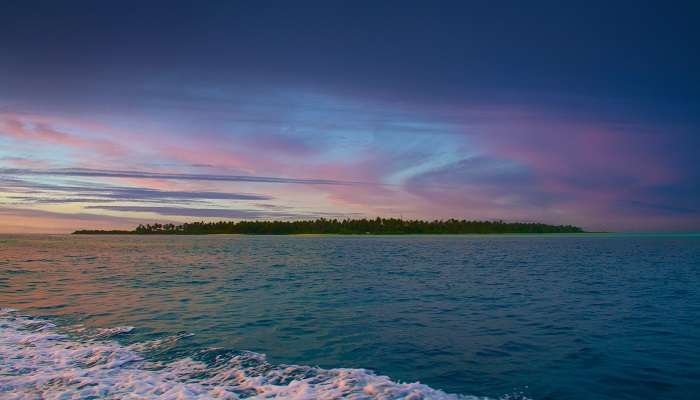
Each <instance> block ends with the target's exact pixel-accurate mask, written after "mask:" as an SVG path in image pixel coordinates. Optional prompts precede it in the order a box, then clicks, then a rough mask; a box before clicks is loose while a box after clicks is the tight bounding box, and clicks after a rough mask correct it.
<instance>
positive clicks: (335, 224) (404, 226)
mask: <svg viewBox="0 0 700 400" xmlns="http://www.w3.org/2000/svg"><path fill="white" fill-rule="evenodd" d="M582 232H583V230H582V229H581V228H579V227H577V226H572V225H548V224H541V223H532V222H504V221H467V220H458V219H448V220H434V221H422V220H404V219H399V218H375V219H366V218H363V219H342V220H339V219H325V218H319V219H315V220H303V221H218V222H188V223H183V224H180V225H174V224H158V223H156V224H146V225H139V226H138V227H136V229H134V230H132V231H117V230H111V231H100V230H80V231H76V232H74V233H75V234H141V235H147V234H175V235H178V234H179V235H207V234H249V235H298V234H338V235H362V234H373V235H401V234H467V233H476V234H499V233H582Z"/></svg>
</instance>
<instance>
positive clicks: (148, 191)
mask: <svg viewBox="0 0 700 400" xmlns="http://www.w3.org/2000/svg"><path fill="white" fill-rule="evenodd" d="M0 187H2V188H3V189H4V190H5V191H6V192H9V193H18V194H21V195H19V196H9V198H10V199H14V200H20V201H25V202H31V203H35V204H51V203H56V204H60V203H80V202H83V203H93V202H109V201H144V202H154V201H158V202H160V201H178V202H182V201H197V200H230V201H261V200H272V199H273V197H272V196H268V195H263V194H254V193H227V192H213V191H191V190H160V189H152V188H143V187H126V186H111V185H104V186H98V185H96V184H91V185H90V186H79V185H60V184H46V183H37V182H30V181H27V180H20V179H11V178H0ZM62 193H66V194H67V195H68V196H67V197H58V196H57V194H62ZM30 194H31V196H29V195H30Z"/></svg>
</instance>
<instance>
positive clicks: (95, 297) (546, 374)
mask: <svg viewBox="0 0 700 400" xmlns="http://www.w3.org/2000/svg"><path fill="white" fill-rule="evenodd" d="M699 287H700V238H698V237H692V236H688V237H683V236H679V237H655V236H648V237H634V236H633V237H626V236H583V237H582V236H578V237H570V236H527V237H517V236H498V237H478V236H447V237H425V236H424V237H420V236H418V237H317V236H309V237H306V236H305V237H248V236H206V237H181V236H160V237H158V236H149V237H139V236H94V237H89V236H0V306H2V307H12V308H17V309H20V310H21V311H22V312H23V313H27V314H30V315H33V316H37V317H45V318H49V319H50V320H51V321H53V322H55V323H56V324H58V325H59V327H62V329H67V328H69V327H75V326H76V324H82V326H83V327H85V328H86V329H96V328H110V327H119V326H121V327H125V326H131V327H134V329H133V331H131V332H124V333H122V334H120V335H118V336H117V338H118V339H119V340H120V342H121V343H122V344H123V345H125V346H127V345H137V344H140V343H144V342H146V341H153V340H160V339H163V338H167V337H172V336H173V335H178V334H179V335H183V337H184V338H185V339H183V340H181V341H179V342H178V343H179V344H177V345H173V346H172V347H170V348H168V351H165V352H160V353H158V354H157V355H155V357H156V358H158V357H160V358H162V359H179V358H181V357H182V356H189V355H190V354H191V353H193V352H196V351H201V350H205V349H210V348H212V347H217V348H223V349H229V350H237V351H241V350H249V351H254V352H257V353H264V354H266V355H267V357H268V358H269V360H270V361H271V362H273V363H276V364H279V363H288V364H297V365H319V366H321V367H323V368H335V367H351V368H369V369H372V370H375V371H377V372H378V373H381V374H386V375H389V376H391V377H392V378H393V379H397V380H400V381H409V382H414V381H420V382H422V383H425V384H428V385H430V386H432V387H435V388H439V389H443V390H445V391H447V392H454V393H471V394H478V395H489V396H494V397H498V396H501V395H503V394H507V393H514V392H524V393H525V394H527V395H528V396H530V397H533V398H538V399H543V398H564V399H569V398H570V399H588V398H609V399H613V398H615V399H619V398H640V397H643V398H650V397H655V396H658V397H663V398H688V399H690V398H693V394H694V393H697V390H700V355H699V354H698V352H697V351H696V349H697V348H699V347H700V293H699V289H698V288H699ZM81 329H82V328H81ZM187 334H194V336H188V335H187Z"/></svg>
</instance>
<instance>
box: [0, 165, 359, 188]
mask: <svg viewBox="0 0 700 400" xmlns="http://www.w3.org/2000/svg"><path fill="white" fill-rule="evenodd" d="M0 173H2V174H6V175H14V176H23V175H45V176H71V177H87V178H90V177H95V178H139V179H164V180H183V181H216V182H251V183H284V184H301V185H352V184H359V183H360V182H348V181H338V180H333V179H313V178H284V177H272V176H256V175H217V174H184V173H162V172H147V171H120V170H106V169H88V168H60V169H21V168H4V169H0Z"/></svg>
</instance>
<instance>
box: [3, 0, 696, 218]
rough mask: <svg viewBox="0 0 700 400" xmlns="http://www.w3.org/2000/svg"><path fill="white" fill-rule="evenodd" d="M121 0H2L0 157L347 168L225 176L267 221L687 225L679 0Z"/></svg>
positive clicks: (690, 95)
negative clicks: (258, 183)
mask: <svg viewBox="0 0 700 400" xmlns="http://www.w3.org/2000/svg"><path fill="white" fill-rule="evenodd" d="M141 3H142V2H129V1H126V2H110V3H108V2H77V1H70V2H54V1H46V2H33V1H10V2H5V4H3V10H2V13H0V48H1V49H2V53H3V54H2V55H1V56H0V118H2V120H3V121H4V122H3V125H0V145H2V147H1V148H0V157H2V158H0V167H4V168H6V169H7V168H15V169H16V168H31V169H33V170H36V169H40V170H41V171H43V172H45V173H46V175H45V176H44V178H42V179H45V180H52V179H53V180H56V182H53V183H56V184H57V185H58V184H61V185H64V186H65V187H68V186H69V185H68V183H66V182H63V181H61V182H59V180H61V179H65V175H60V174H55V173H53V172H52V171H53V170H55V169H56V168H90V169H93V170H105V169H107V170H115V169H125V168H126V169H130V170H138V171H140V172H146V173H181V174H191V173H197V174H221V173H231V174H250V175H255V176H258V175H264V176H273V177H281V178H300V179H331V180H338V181H344V180H348V181H353V182H355V181H362V182H364V183H367V184H368V186H366V187H363V188H362V189H358V190H355V191H352V192H351V193H348V192H347V191H346V189H345V188H344V187H342V188H338V187H336V186H334V185H328V186H333V187H332V188H331V189H326V190H321V189H318V188H316V189H314V190H317V193H316V195H315V196H314V200H313V201H310V200H309V199H306V198H305V197H303V196H301V195H300V192H303V191H305V190H307V188H306V186H305V187H304V188H302V189H299V188H295V187H288V186H284V187H281V186H280V187H277V186H276V187H274V188H270V186H269V185H268V186H265V187H262V188H261V187H244V188H243V189H245V190H249V191H252V192H254V193H259V194H260V195H262V196H264V197H266V198H267V197H272V198H274V199H276V201H273V203H274V204H273V205H275V206H277V207H284V208H285V211H284V216H285V217H286V216H288V215H294V212H297V213H298V215H299V216H306V215H312V214H314V213H317V214H318V213H333V212H337V213H339V214H340V213H341V212H340V210H346V209H349V210H352V213H356V214H362V215H376V214H387V213H388V214H392V215H393V214H396V213H398V214H401V215H411V216H416V217H426V218H428V217H466V218H479V217H484V218H498V217H503V218H506V219H526V220H527V219H538V220H545V221H546V222H571V223H578V224H580V225H583V226H584V227H590V228H600V229H633V230H655V229H664V230H674V229H680V230H693V229H700V211H699V210H698V208H699V207H698V206H697V205H698V204H700V189H699V188H698V182H700V162H699V161H698V157H697V156H696V154H695V153H696V152H697V151H698V150H699V149H700V140H699V139H698V134H699V133H700V132H699V127H700V121H699V120H698V119H699V116H700V79H698V72H697V71H699V70H700V54H699V53H700V51H699V50H698V49H700V43H699V42H700V41H699V40H698V37H700V29H699V28H698V24H697V21H698V19H699V17H700V6H698V5H697V4H698V3H697V2H684V1H677V2H671V3H667V2H660V1H656V2H645V1H634V2H632V1H617V2H594V1H587V2H555V1H545V2H543V1H540V2H528V3H525V2H515V1H511V2H507V1H503V2H486V1H484V2H473V1H460V2H427V1H425V2H408V1H396V2H391V1H382V2H376V1H372V2H370V1H367V2H363V1H353V2H334V1H319V2H294V3H292V2H289V3H286V4H283V3H282V2H269V3H261V2H232V1H231V2H224V1H222V2H174V1H168V2H148V4H146V5H144V4H141ZM611 3H612V4H611ZM139 141H140V145H139V146H137V147H138V148H137V149H133V148H132V147H133V146H134V143H136V142H139ZM57 146H58V147H59V148H60V151H55V149H56V148H57ZM100 152H102V153H104V154H102V155H99V154H96V153H100ZM120 152H121V153H120ZM125 154H128V157H127V159H128V163H127V165H124V161H125V156H124V155H125ZM205 165H206V166H205ZM25 172H27V171H25ZM34 172H36V171H34ZM54 172H55V171H54ZM22 176H24V177H25V178H23V179H25V180H26V181H27V183H26V185H27V186H26V187H25V190H26V191H30V190H31V188H32V184H34V185H36V184H37V182H36V180H34V181H30V180H27V179H28V178H26V177H27V176H30V175H27V174H25V175H22ZM31 176H33V177H36V176H37V175H35V174H31ZM57 176H60V177H61V178H60V179H59V178H58V177H57ZM14 178H17V176H15V177H14ZM83 178H84V177H83ZM17 179H18V178H17ZM33 179H34V178H33ZM109 179H110V180H102V181H100V184H102V185H122V184H124V182H122V181H118V182H117V181H114V179H116V178H109ZM122 179H126V178H122ZM169 182H171V185H175V184H177V185H181V186H182V185H184V186H187V185H188V184H189V185H192V182H193V181H192V180H189V181H187V180H183V181H178V180H169ZM187 182H189V183H187ZM197 182H198V183H197V185H204V184H203V183H201V182H210V181H206V180H205V181H202V180H197ZM43 183H46V182H43ZM83 183H86V182H83ZM92 183H94V182H92ZM92 183H91V184H92ZM128 183H129V184H131V185H134V186H138V187H140V186H143V187H144V188H145V189H153V188H154V187H152V186H153V184H155V183H157V181H156V180H155V179H150V178H149V179H145V180H142V181H131V182H128ZM207 185H208V186H196V187H195V186H192V187H189V190H191V191H193V192H195V191H197V190H199V191H206V192H212V191H213V190H218V191H221V192H222V193H223V192H230V191H234V192H236V193H237V192H239V190H238V189H241V188H240V187H237V186H231V184H230V183H228V184H227V185H228V186H225V185H224V186H216V185H213V184H211V183H208V184H207ZM285 185H286V184H285ZM181 186H169V187H166V188H165V189H166V190H167V189H170V190H173V191H178V192H182V190H181V189H183V187H181ZM160 189H163V188H160ZM184 189H188V188H187V187H184ZM73 194H75V193H73ZM63 195H64V197H65V196H68V195H70V193H67V192H65V193H63ZM42 196H47V195H46V194H45V193H44V194H42ZM24 197H26V196H24ZM39 197H41V196H39ZM54 197H55V196H54ZM224 197H225V196H224ZM52 198H53V197H51V196H49V201H50V200H51V199H52ZM220 198H221V196H218V197H217V198H214V199H212V201H213V200H217V201H218V200H220ZM39 200H40V201H39ZM39 200H37V203H41V204H42V205H41V207H44V208H41V211H42V212H46V211H47V210H48V211H51V212H55V213H57V214H58V213H60V212H62V211H67V210H63V209H59V208H53V209H49V208H45V207H50V206H46V205H45V204H46V199H44V198H42V199H39ZM55 200H56V201H59V200H61V199H58V198H57V199H55ZM63 200H65V199H63ZM92 200H95V199H92ZM103 200H104V199H103ZM193 200H194V198H193ZM0 201H3V203H4V204H5V205H6V207H7V208H8V209H10V208H12V209H15V208H17V207H18V205H17V204H16V202H13V200H12V198H11V196H6V198H5V199H4V200H3V199H2V198H0ZM110 201H112V200H110ZM139 201H143V199H141V198H139V199H136V198H135V199H134V202H132V203H133V204H132V203H129V204H122V203H119V204H117V205H116V206H115V207H111V208H112V210H116V209H119V210H125V209H124V208H123V207H142V209H144V208H143V207H145V206H143V205H142V204H141V203H138V202H139ZM305 202H306V203H305ZM57 204H59V203H57ZM60 204H62V205H64V204H65V203H60ZM76 204H81V205H80V207H82V208H80V209H71V210H70V211H71V212H72V213H73V214H76V213H80V212H88V210H93V211H89V212H91V213H94V210H95V207H94V206H95V204H92V203H90V202H89V201H86V202H84V203H76ZM139 204H141V205H139ZM397 204H400V205H401V206H397ZM180 205H181V204H180ZM269 205H270V204H268V206H269ZM160 206H162V207H164V209H165V207H166V206H167V207H170V208H168V210H169V211H172V210H171V208H172V207H171V206H172V204H165V203H164V204H160ZM37 207H39V206H37ZM76 207H77V206H76ZM189 207H190V208H193V207H194V208H196V207H197V205H196V204H194V203H193V204H190V205H189ZM200 207H203V206H200ZM212 207H214V208H216V207H220V208H231V207H233V206H232V205H231V204H224V203H221V202H219V203H211V204H207V206H206V208H207V209H209V208H212ZM235 207H238V208H240V207H241V206H239V205H235ZM256 207H258V208H259V205H251V204H248V205H245V207H243V208H241V209H245V210H248V211H251V210H253V211H255V212H258V211H260V210H259V209H258V208H256ZM25 208H26V207H25ZM266 209H269V207H268V208H266ZM436 209H439V210H441V211H440V212H436V211H435V210H436ZM37 210H39V208H37ZM133 210H135V212H134V213H130V214H128V215H124V217H125V218H126V217H128V218H132V219H133V218H136V219H138V218H139V216H144V218H151V219H152V218H154V217H155V216H154V215H153V212H152V211H153V205H152V204H150V205H149V207H148V210H149V211H148V212H149V213H150V214H148V213H145V211H143V212H141V213H140V214H139V211H138V208H133ZM144 210H145V209H144ZM144 213H145V214H144ZM194 214H197V215H199V214H201V212H199V211H197V212H196V213H194ZM18 215H19V213H18ZM22 215H23V216H25V217H26V215H27V213H26V210H25V211H22ZM120 215H121V214H120V213H107V214H105V218H107V217H109V218H112V219H110V220H109V221H107V222H109V223H114V222H115V221H117V220H118V218H119V217H120ZM157 215H158V214H157V213H156V216H157ZM162 215H165V214H162ZM167 215H168V217H171V216H172V212H169V213H168V214H167ZM188 215H193V212H192V211H187V212H184V211H183V213H182V216H183V217H186V216H188ZM214 215H221V213H218V212H216V213H212V216H214ZM256 215H257V214H256ZM261 215H263V214H261ZM265 215H266V214H265ZM279 215H282V214H279ZM353 215H354V214H353ZM42 216H45V214H42ZM270 216H271V217H275V214H274V213H271V214H270ZM25 217H23V218H25ZM18 218H19V217H18ZM56 218H59V219H60V218H62V216H60V215H58V216H57V217H56ZM132 219H129V220H128V221H129V223H131V222H133V221H132ZM185 219H186V218H185ZM125 221H126V219H125ZM107 222H105V223H107ZM68 224H69V223H68Z"/></svg>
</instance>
